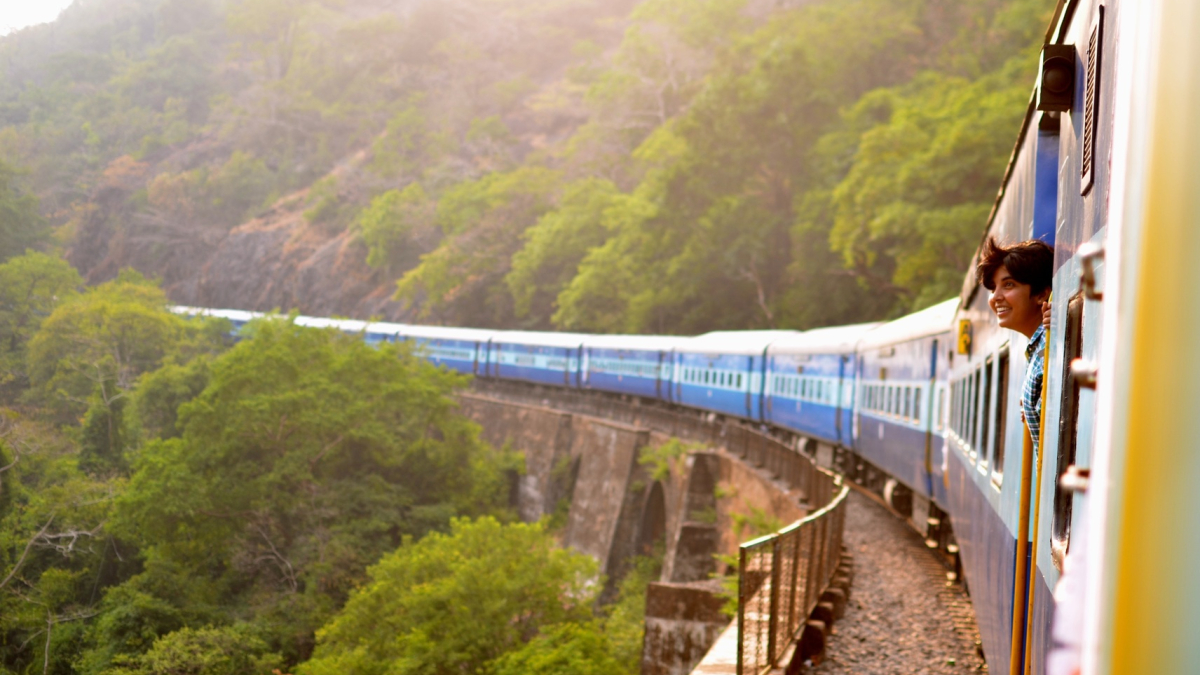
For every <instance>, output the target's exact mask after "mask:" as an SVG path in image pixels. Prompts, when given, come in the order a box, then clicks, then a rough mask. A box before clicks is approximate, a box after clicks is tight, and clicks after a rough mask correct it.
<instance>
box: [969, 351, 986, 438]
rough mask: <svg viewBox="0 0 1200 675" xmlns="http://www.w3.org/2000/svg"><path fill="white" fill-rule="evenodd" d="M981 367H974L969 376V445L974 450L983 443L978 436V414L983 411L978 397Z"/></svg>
mask: <svg viewBox="0 0 1200 675" xmlns="http://www.w3.org/2000/svg"><path fill="white" fill-rule="evenodd" d="M982 370H983V369H982V368H976V369H975V374H974V375H973V376H972V377H971V441H972V442H971V447H973V448H975V449H976V451H978V450H979V448H980V447H981V446H982V445H983V442H982V439H981V438H980V437H979V416H980V415H981V414H983V413H981V412H980V409H979V398H980V395H981V394H982V393H983V392H982V391H981V389H982V387H981V386H979V385H980V384H981V382H980V380H981V379H982V378H981V377H980V375H981V371H982Z"/></svg>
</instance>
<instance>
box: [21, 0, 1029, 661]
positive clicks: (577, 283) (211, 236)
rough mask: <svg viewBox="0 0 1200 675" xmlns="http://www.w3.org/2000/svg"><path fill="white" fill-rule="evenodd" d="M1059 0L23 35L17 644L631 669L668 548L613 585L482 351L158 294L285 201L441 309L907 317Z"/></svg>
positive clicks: (949, 249) (563, 316)
mask: <svg viewBox="0 0 1200 675" xmlns="http://www.w3.org/2000/svg"><path fill="white" fill-rule="evenodd" d="M1051 4H1052V3H1048V2H1046V1H1045V0H839V1H838V2H832V1H820V0H816V1H801V0H795V1H788V0H785V1H783V2H777V1H776V0H621V1H618V2H613V1H611V0H555V1H554V2H546V1H544V0H453V1H448V0H397V1H396V2H392V3H381V2H378V1H377V0H89V1H84V0H79V1H77V2H76V3H75V4H73V5H72V6H71V7H70V8H69V9H68V10H67V11H65V12H64V14H63V16H62V17H61V18H60V19H59V20H58V21H57V22H55V23H54V24H51V25H47V26H40V27H34V28H31V29H27V30H24V31H19V32H17V33H15V34H12V35H9V36H7V37H4V38H0V57H2V58H0V157H2V158H3V159H2V160H0V673H21V674H25V673H34V672H43V673H75V672H79V673H88V674H92V675H101V674H107V675H133V674H139V675H141V674H145V675H149V674H151V673H195V674H198V675H199V674H205V675H225V674H232V673H244V672H263V673H267V672H271V671H272V670H275V669H278V670H279V671H280V672H297V673H308V674H310V675H320V674H322V673H334V672H364V673H367V672H381V673H382V672H421V673H449V672H456V673H458V672H474V673H486V674H489V675H491V674H494V675H510V674H512V673H545V674H547V675H549V674H551V673H595V674H596V675H601V674H603V675H609V674H612V675H617V674H618V673H631V672H634V671H636V670H637V663H638V658H639V653H640V645H641V624H642V616H641V612H642V611H643V601H642V593H643V592H644V588H645V584H646V583H647V582H648V580H650V579H652V578H654V576H655V571H654V566H653V563H652V561H642V562H640V563H639V564H638V565H636V566H635V568H636V573H634V574H630V575H629V576H628V577H627V578H626V579H625V580H624V581H623V582H621V583H620V584H618V585H619V588H620V592H619V594H618V595H619V597H618V599H617V600H616V602H615V603H613V604H611V605H609V606H606V607H600V608H597V606H596V605H595V600H596V593H597V591H598V589H599V588H601V587H602V582H601V580H599V579H598V578H597V577H596V570H595V569H594V565H593V564H592V562H591V561H590V560H589V559H587V558H584V557H581V556H579V555H577V554H574V553H571V552H568V551H563V550H559V549H557V548H556V547H555V546H554V537H553V533H549V532H547V531H546V527H548V525H537V524H533V525H518V524H511V523H510V521H511V517H510V514H509V513H508V512H507V508H506V506H507V505H506V504H505V503H504V502H505V500H506V495H507V493H508V488H509V485H508V479H509V478H510V477H511V475H510V474H511V472H513V471H514V470H515V469H516V467H517V464H516V463H514V458H513V457H510V456H509V455H508V454H507V453H505V452H503V451H497V450H494V449H491V448H487V447H486V446H485V445H484V444H482V443H481V442H480V440H479V437H478V434H477V430H476V429H475V428H474V426H473V425H472V424H470V423H468V422H467V421H465V420H464V419H463V418H462V417H460V416H459V415H458V414H457V413H456V412H455V410H454V406H453V403H452V394H453V392H454V390H455V389H456V388H457V387H459V386H461V385H462V384H463V380H462V379H461V378H459V377H457V376H454V375H451V374H449V373H446V372H444V371H439V370H437V369H435V368H433V367H431V366H429V365H427V364H426V363H424V362H423V361H421V360H420V359H418V358H415V357H414V356H413V355H412V354H410V353H408V352H406V351H405V350H404V349H401V348H398V347H395V346H389V347H384V348H381V349H375V348H370V347H368V346H366V345H364V344H363V343H362V342H361V341H360V340H358V339H356V338H354V337H353V336H344V335H340V334H336V333H333V332H325V331H315V330H303V329H300V328H298V327H296V326H294V325H293V324H292V323H291V322H288V321H275V322H264V323H259V324H255V325H253V326H252V327H251V328H250V329H249V331H248V332H247V333H246V339H243V340H241V341H239V342H237V343H236V344H233V343H231V342H230V341H229V339H228V338H227V331H228V325H224V324H222V323H221V322H211V321H205V320H200V319H185V318H183V317H180V316H178V315H175V314H172V313H171V312H169V311H168V310H167V307H168V304H169V302H168V297H167V296H168V293H167V292H166V291H164V288H166V289H176V290H178V289H181V288H191V287H194V286H196V285H197V284H198V283H199V281H198V280H199V279H200V278H201V277H202V276H203V275H204V274H205V273H206V272H205V269H206V267H205V266H206V265H207V264H208V263H209V262H211V259H212V256H216V255H219V254H220V250H221V248H220V246H221V244H222V243H223V242H226V241H227V240H228V239H229V238H230V237H231V236H232V234H231V233H233V232H234V230H235V228H239V226H243V225H246V224H247V223H249V224H251V225H253V224H254V223H259V222H265V221H271V219H272V218H284V219H286V218H285V216H286V214H292V216H293V220H294V221H296V222H298V223H301V225H300V226H298V227H300V228H301V229H293V230H288V233H289V234H288V236H289V237H292V238H291V239H287V240H280V244H279V245H280V246H283V247H285V248H287V247H290V246H292V244H293V243H295V242H296V241H298V240H301V239H303V240H305V241H318V242H333V243H334V244H336V245H333V246H329V247H328V250H329V251H331V252H333V253H332V255H333V256H334V257H349V258H350V259H352V260H353V261H355V264H358V265H359V267H361V269H362V274H363V276H364V277H367V278H370V279H372V280H373V283H374V284H375V285H374V287H373V288H375V289H376V290H375V291H372V292H379V293H381V294H382V295H391V294H393V293H394V294H395V296H394V297H395V298H396V299H397V300H398V301H399V302H400V303H401V304H400V306H402V307H403V308H404V309H403V311H404V312H407V316H408V318H411V319H414V320H423V321H430V322H439V323H446V324H457V325H490V326H503V327H521V328H553V329H570V330H586V331H635V332H661V333H692V332H699V331H704V330H709V329H715V328H730V329H733V328H757V327H768V326H775V327H797V328H805V327H810V326H816V325H823V324H833V323H841V322H850V321H856V320H865V319H879V318H884V317H888V316H895V315H898V314H901V313H904V312H907V311H910V310H912V309H915V308H919V307H922V306H926V305H928V304H931V303H933V302H936V301H938V300H941V299H943V298H944V297H947V296H949V295H953V294H954V293H955V292H956V291H957V290H958V288H959V284H960V281H961V278H962V274H963V273H964V272H965V269H964V266H965V265H966V264H967V261H968V260H969V254H970V251H971V248H972V247H973V246H974V244H975V242H976V241H977V238H978V233H979V232H980V231H981V229H982V228H983V227H984V225H985V223H984V220H985V218H986V215H987V212H988V209H989V207H990V203H991V200H992V198H993V196H994V195H995V191H996V187H997V184H998V181H999V180H1000V178H1001V175H1002V172H1003V168H1004V164H1005V161H1006V160H1007V157H1008V153H1009V150H1010V149H1011V143H1012V139H1013V138H1014V135H1015V133H1016V131H1017V125H1018V124H1019V121H1020V118H1021V115H1022V112H1023V110H1024V106H1025V105H1026V101H1027V99H1028V91H1029V87H1030V86H1031V83H1032V80H1033V73H1034V68H1033V67H1034V64H1035V54H1036V48H1037V43H1038V40H1039V38H1040V36H1041V34H1042V29H1043V28H1044V24H1045V21H1046V20H1047V18H1048V15H1049V13H1050V10H1051V9H1052V7H1051ZM281 214H284V215H281ZM271 222H275V221H271ZM343 244H344V245H343ZM134 270H137V271H134ZM254 272H255V270H245V273H246V274H247V275H253V274H254ZM85 281H86V283H87V284H90V286H88V285H85ZM310 281H311V277H310ZM335 281H337V280H330V279H320V280H318V281H317V282H314V283H312V284H309V286H307V288H309V289H311V288H312V287H313V285H319V284H328V283H333V282H335ZM254 283H255V282H254V281H253V280H249V281H247V282H246V285H245V287H246V288H250V287H252V286H253V285H254ZM306 283H307V282H306ZM370 287H371V285H370V284H367V285H365V286H364V288H370ZM380 289H382V291H380ZM364 292H366V291H364ZM464 613H466V614H464ZM464 617H466V618H464Z"/></svg>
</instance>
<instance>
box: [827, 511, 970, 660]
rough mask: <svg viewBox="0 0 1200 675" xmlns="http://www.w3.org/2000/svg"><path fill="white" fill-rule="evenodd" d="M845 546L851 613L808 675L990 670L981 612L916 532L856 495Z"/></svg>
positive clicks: (838, 625)
mask: <svg viewBox="0 0 1200 675" xmlns="http://www.w3.org/2000/svg"><path fill="white" fill-rule="evenodd" d="M849 498H850V503H849V505H848V510H847V513H846V532H845V535H844V536H845V539H844V541H845V544H846V547H847V548H848V549H849V552H850V553H851V554H852V555H853V556H854V583H853V585H852V586H851V591H850V601H849V602H848V603H847V606H846V614H845V616H844V617H842V618H841V619H840V620H838V621H837V623H835V624H834V631H833V634H832V635H831V636H830V637H829V642H828V644H827V646H826V648H825V654H824V658H823V659H822V661H821V663H819V664H818V665H816V666H813V667H810V668H808V669H806V672H809V673H821V674H830V675H831V674H834V673H837V674H842V673H855V674H863V675H891V674H892V673H895V674H896V675H911V674H913V673H969V672H980V671H983V672H986V671H987V666H986V665H985V663H984V661H983V659H982V658H981V657H980V655H979V653H978V651H977V649H976V645H977V643H978V640H979V630H978V628H977V627H976V624H975V610H974V608H973V607H972V606H971V600H970V598H969V597H967V595H966V593H964V592H963V588H962V585H961V584H958V583H952V582H949V581H948V580H947V576H946V568H945V567H944V566H942V564H941V563H940V562H938V561H937V559H935V558H934V556H933V554H932V553H930V552H929V551H928V550H927V549H926V548H925V543H924V542H923V541H922V540H921V538H920V536H918V535H917V533H916V532H914V531H913V530H912V529H911V528H909V527H908V526H907V525H906V524H904V523H903V522H901V521H900V519H899V518H897V517H896V516H894V515H892V514H891V513H890V512H889V511H888V510H887V509H885V508H884V507H883V506H882V505H880V504H877V503H875V502H874V501H872V500H871V499H870V498H868V497H866V496H864V495H862V494H859V493H858V492H853V491H852V492H851V493H850V495H849Z"/></svg>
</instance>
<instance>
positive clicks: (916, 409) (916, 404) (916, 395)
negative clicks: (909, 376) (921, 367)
mask: <svg viewBox="0 0 1200 675" xmlns="http://www.w3.org/2000/svg"><path fill="white" fill-rule="evenodd" d="M912 420H913V422H914V423H916V424H920V423H921V388H920V387H917V388H916V389H914V390H913V414H912Z"/></svg>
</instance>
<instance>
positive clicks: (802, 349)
mask: <svg viewBox="0 0 1200 675" xmlns="http://www.w3.org/2000/svg"><path fill="white" fill-rule="evenodd" d="M879 325H880V324H879V323H864V324H857V325H853V326H838V327H836V328H819V329H816V330H810V331H806V332H804V333H799V334H796V335H788V336H785V337H781V338H779V339H778V340H776V341H774V342H772V343H771V345H770V346H769V347H767V379H766V392H765V394H764V397H765V400H764V402H763V406H764V410H765V418H766V421H767V422H769V423H771V424H774V425H775V426H777V427H781V428H784V429H789V430H791V431H795V432H796V433H799V434H801V435H803V436H806V437H808V438H811V439H814V440H817V441H821V442H824V443H826V444H828V445H830V446H843V447H847V448H849V447H851V446H852V438H851V433H850V432H851V424H852V421H853V419H852V413H853V409H854V393H855V387H854V383H855V379H856V378H855V372H856V368H855V350H856V348H857V347H858V341H859V340H861V339H862V338H863V336H864V335H866V334H867V333H868V332H869V331H871V330H872V329H874V328H876V327H877V326H879Z"/></svg>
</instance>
